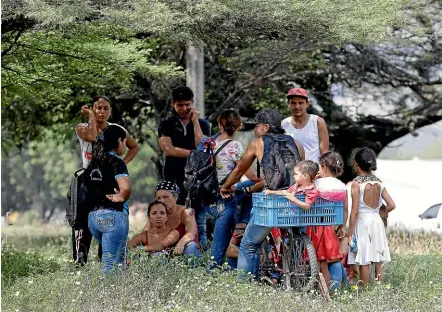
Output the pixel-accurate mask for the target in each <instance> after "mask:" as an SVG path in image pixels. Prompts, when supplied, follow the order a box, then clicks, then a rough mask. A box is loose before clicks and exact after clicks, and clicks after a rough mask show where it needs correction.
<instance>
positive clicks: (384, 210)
mask: <svg viewBox="0 0 442 312" xmlns="http://www.w3.org/2000/svg"><path fill="white" fill-rule="evenodd" d="M381 196H382V199H383V200H384V201H385V203H386V205H382V207H381V209H380V212H381V217H384V218H385V217H387V216H388V213H390V212H391V211H393V210H394V209H395V208H396V204H395V203H394V201H393V199H392V198H391V196H390V194H389V193H388V192H387V189H386V188H384V190H383V191H382V194H381Z"/></svg>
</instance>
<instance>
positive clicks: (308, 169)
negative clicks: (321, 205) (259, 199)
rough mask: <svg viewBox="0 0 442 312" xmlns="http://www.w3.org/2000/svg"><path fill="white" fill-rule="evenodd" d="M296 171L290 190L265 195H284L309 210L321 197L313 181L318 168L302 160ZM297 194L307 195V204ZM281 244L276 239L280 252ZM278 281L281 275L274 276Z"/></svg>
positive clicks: (266, 192) (310, 162) (269, 192)
mask: <svg viewBox="0 0 442 312" xmlns="http://www.w3.org/2000/svg"><path fill="white" fill-rule="evenodd" d="M294 171H295V175H294V178H295V184H294V185H292V186H291V187H290V188H289V189H288V190H278V191H272V190H267V189H266V190H264V194H266V195H284V196H285V197H286V198H287V199H288V200H290V201H292V202H293V203H295V204H296V205H297V206H298V207H300V208H301V209H304V210H309V209H310V207H311V206H312V204H313V203H314V202H315V201H316V199H317V198H318V195H319V192H318V190H317V189H316V186H315V184H314V183H313V180H314V179H315V177H316V175H317V173H318V166H317V165H316V164H315V163H314V162H313V161H311V160H302V161H300V162H298V163H297V164H296V166H295V170H294ZM295 194H303V195H305V202H303V201H301V200H299V199H298V198H296V197H295ZM273 230H275V229H273ZM277 230H278V229H276V231H275V232H273V233H272V235H273V237H275V236H277V237H278V235H275V234H276V233H277ZM279 236H280V234H279ZM278 242H279V244H278ZM280 242H281V240H280V237H279V240H278V241H276V239H275V246H277V248H278V251H279V250H280V248H279V247H280V246H279V245H280ZM269 260H271V259H269ZM278 279H279V274H274V275H272V282H273V284H276V283H277V282H278Z"/></svg>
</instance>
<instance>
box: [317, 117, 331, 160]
mask: <svg viewBox="0 0 442 312" xmlns="http://www.w3.org/2000/svg"><path fill="white" fill-rule="evenodd" d="M318 136H319V150H320V152H321V155H322V154H324V153H327V152H328V151H329V137H328V129H327V124H326V123H325V120H324V118H322V117H318Z"/></svg>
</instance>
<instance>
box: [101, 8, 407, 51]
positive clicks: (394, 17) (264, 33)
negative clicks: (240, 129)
mask: <svg viewBox="0 0 442 312" xmlns="http://www.w3.org/2000/svg"><path fill="white" fill-rule="evenodd" d="M415 3H416V2H415ZM410 4H412V2H411V1H403V0H396V1H382V0H379V1H371V2H370V4H369V5H367V2H366V1H351V2H348V1H345V0H341V1H329V0H320V1H289V0H276V1H260V0H245V1H244V0H229V1H219V0H205V1H195V2H193V1H170V0H162V1H155V0H147V1H146V0H143V1H131V2H124V1H123V2H118V3H117V5H115V4H113V5H109V7H107V8H105V9H103V11H102V12H104V14H105V16H106V17H107V18H109V19H110V20H112V21H115V22H117V23H121V24H123V25H127V26H128V27H130V28H132V29H136V30H137V31H139V32H141V31H142V32H154V33H157V34H160V35H161V36H165V37H170V38H173V40H176V41H184V42H197V43H203V44H208V45H214V44H215V45H216V44H220V43H223V42H226V41H232V40H233V41H236V40H238V41H242V42H245V43H251V42H255V41H260V42H265V41H266V40H267V38H268V36H269V35H270V34H271V33H276V34H277V36H278V37H279V38H285V39H287V41H292V40H296V41H298V43H301V44H306V43H313V42H314V43H319V42H323V43H325V44H340V43H342V42H347V41H356V42H376V41H379V40H380V39H382V38H385V36H386V34H387V30H388V28H390V27H392V26H399V25H401V26H403V25H404V24H405V23H406V22H408V21H405V20H404V19H403V12H404V11H403V9H404V8H406V7H407V6H410Z"/></svg>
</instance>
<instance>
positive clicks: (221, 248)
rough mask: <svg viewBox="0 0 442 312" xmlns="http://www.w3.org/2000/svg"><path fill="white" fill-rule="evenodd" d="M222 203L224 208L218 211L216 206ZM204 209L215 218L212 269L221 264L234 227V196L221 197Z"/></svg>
mask: <svg viewBox="0 0 442 312" xmlns="http://www.w3.org/2000/svg"><path fill="white" fill-rule="evenodd" d="M222 205H224V209H222V210H220V211H218V209H217V207H222ZM206 209H207V212H208V213H209V214H210V215H212V217H213V218H214V219H215V228H214V230H213V242H212V249H211V256H212V257H213V259H212V260H213V264H212V265H211V266H210V268H211V269H213V268H214V267H216V266H217V265H222V262H223V260H224V256H225V255H226V250H227V247H228V246H229V243H230V239H231V237H232V234H233V230H234V229H235V219H236V216H235V214H236V210H237V203H236V196H235V197H232V198H225V199H221V200H219V202H218V205H213V206H208V207H206Z"/></svg>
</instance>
